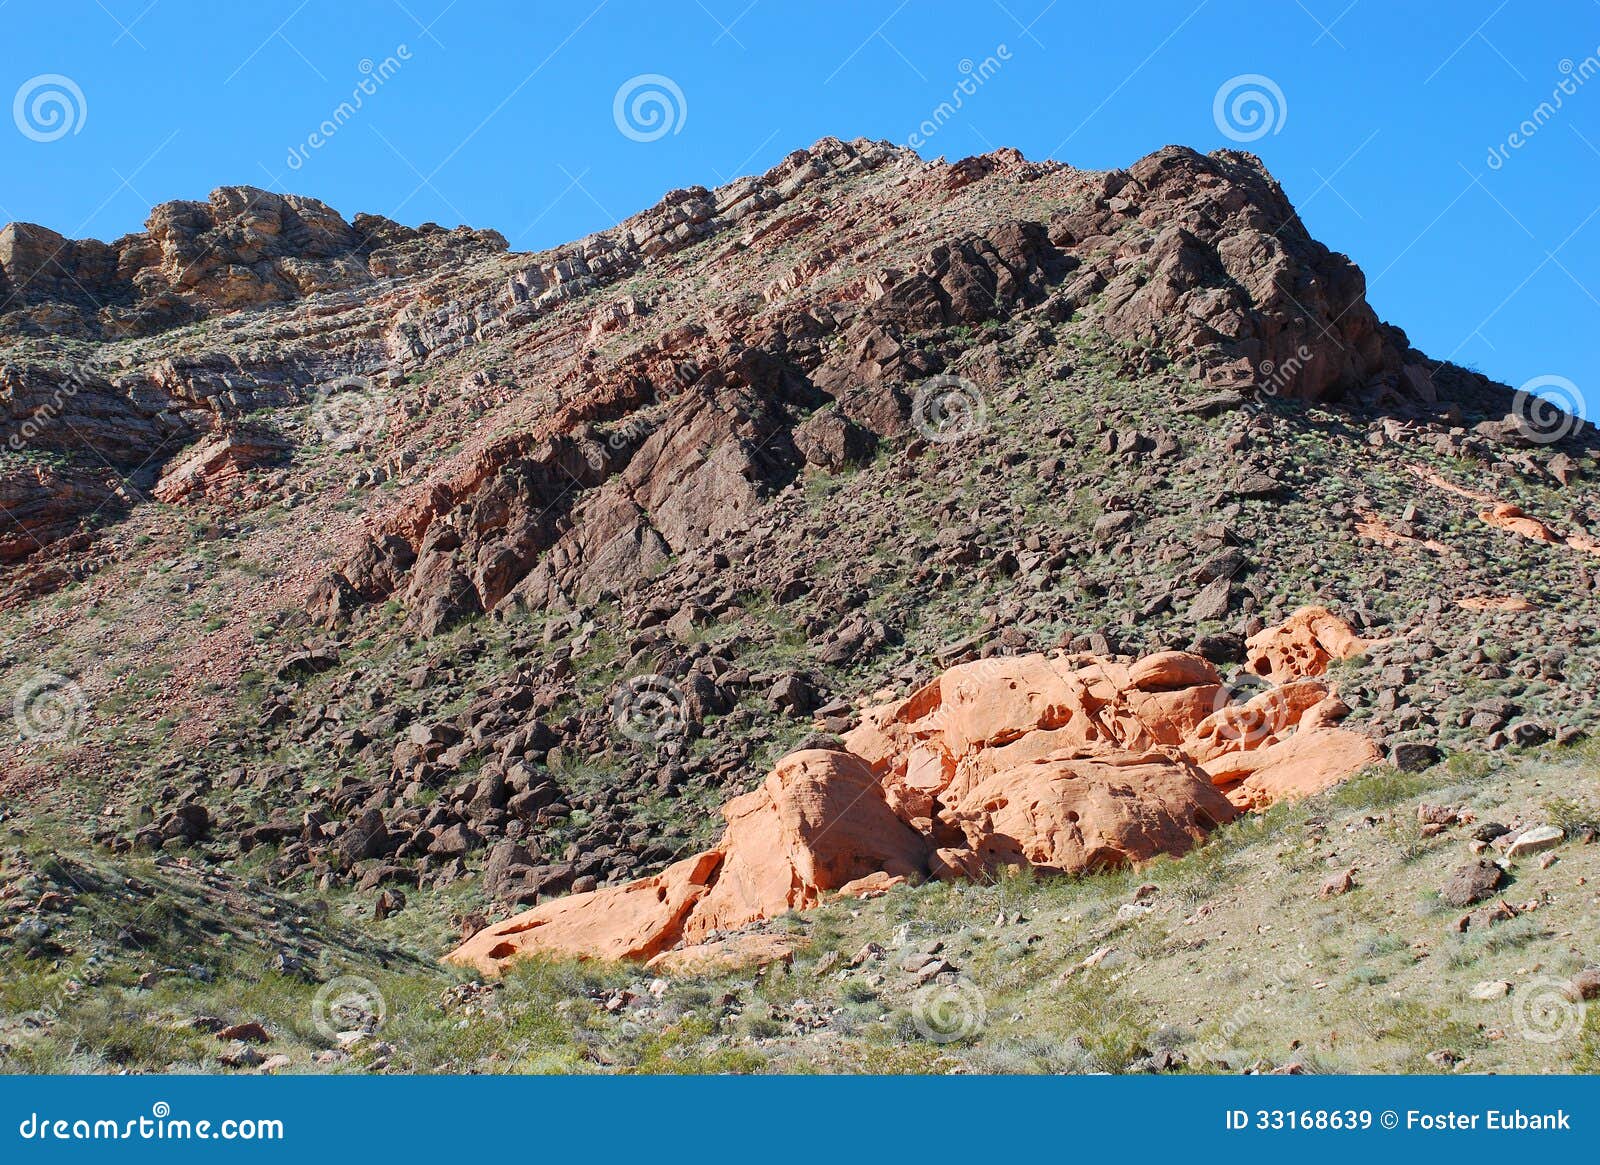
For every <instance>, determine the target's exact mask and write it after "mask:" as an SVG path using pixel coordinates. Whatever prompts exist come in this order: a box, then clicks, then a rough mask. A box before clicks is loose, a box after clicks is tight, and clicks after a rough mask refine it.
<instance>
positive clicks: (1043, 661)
mask: <svg viewBox="0 0 1600 1165" xmlns="http://www.w3.org/2000/svg"><path fill="white" fill-rule="evenodd" d="M0 429H3V444H0V510H3V513H4V521H3V523H0V696H3V697H4V699H5V707H6V708H8V709H9V710H10V711H11V714H12V719H13V723H12V725H10V726H8V728H9V729H10V731H8V732H7V733H6V734H5V735H4V738H3V739H0V809H3V815H4V824H5V826H6V829H7V833H6V835H5V836H4V837H3V839H0V936H3V937H4V940H5V941H4V947H5V953H4V955H3V958H4V962H5V969H6V974H7V979H8V982H9V983H11V984H13V986H10V987H8V988H7V991H8V1006H7V1009H6V1010H7V1012H9V1013H12V1014H8V1015H7V1016H5V1017H4V1018H0V1059H3V1060H5V1061H7V1062H8V1063H10V1064H12V1065H15V1066H20V1067H22V1068H24V1069H32V1070H46V1069H51V1070H74V1071H123V1070H228V1071H262V1070H266V1071H278V1070H291V1071H320V1070H348V1069H355V1068H359V1069H364V1070H368V1071H475V1070H499V1071H550V1070H556V1071H594V1070H645V1071H730V1070H731V1071H761V1070H782V1069H785V1068H794V1067H797V1066H802V1065H805V1066H812V1065H818V1064H820V1065H823V1066H826V1067H830V1068H832V1069H834V1070H842V1071H927V1070H930V1069H931V1070H936V1071H937V1070H949V1071H1038V1070H1045V1071H1062V1070H1086V1071H1126V1070H1145V1071H1219V1070H1221V1071H1239V1070H1306V1069H1308V1068H1315V1067H1319V1066H1321V1067H1327V1068H1330V1069H1344V1070H1349V1069H1358V1070H1361V1069H1364V1070H1415V1071H1441V1070H1457V1069H1462V1070H1467V1069H1471V1070H1480V1069H1500V1068H1504V1069H1510V1070H1538V1069H1541V1068H1546V1067H1551V1066H1555V1065H1558V1064H1563V1063H1570V1062H1572V1061H1573V1057H1574V1056H1576V1057H1578V1058H1579V1059H1580V1060H1581V1059H1582V1057H1584V1056H1587V1057H1590V1058H1591V1059H1590V1061H1589V1062H1591V1063H1596V1062H1600V1028H1597V1027H1596V1026H1595V1024H1596V1021H1595V1020H1594V1019H1593V1018H1589V1017H1587V1012H1586V1011H1585V1010H1584V1009H1583V1008H1582V1006H1581V1003H1582V1001H1583V1000H1584V999H1587V998H1588V997H1589V994H1592V992H1590V993H1589V994H1586V992H1589V988H1590V987H1592V986H1593V982H1594V979H1595V976H1596V971H1595V970H1594V966H1595V962H1596V960H1597V959H1600V950H1597V949H1596V948H1595V947H1594V945H1593V939H1594V934H1595V933H1596V931H1595V927H1594V922H1595V918H1596V909H1597V906H1600V898H1597V897H1596V895H1595V893H1594V890H1593V885H1594V884H1596V882H1595V879H1596V878H1597V877H1600V859H1597V857H1596V855H1597V854H1600V849H1596V848H1594V847H1592V846H1590V845H1589V844H1588V843H1589V842H1592V841H1593V840H1594V839H1595V837H1596V835H1597V830H1600V808H1597V806H1600V792H1597V790H1596V787H1595V779H1594V775H1593V774H1594V757H1593V754H1592V746H1591V745H1590V744H1588V743H1587V741H1588V738H1589V736H1590V734H1591V733H1593V732H1594V731H1595V728H1596V722H1597V720H1600V707H1597V704H1596V680H1595V671H1596V667H1597V665H1600V627H1597V625H1596V620H1595V602H1596V586H1597V577H1600V493H1597V491H1596V487H1595V482H1596V480H1597V474H1600V442H1597V440H1596V435H1595V430H1594V429H1593V427H1592V426H1590V425H1589V424H1588V423H1587V422H1586V421H1583V420H1581V419H1579V418H1576V417H1572V416H1569V415H1567V414H1565V413H1563V412H1561V411H1559V410H1558V409H1556V408H1555V407H1554V406H1553V405H1551V404H1550V403H1549V402H1547V401H1544V400H1542V399H1540V398H1538V397H1535V396H1529V395H1527V394H1526V393H1521V392H1515V393H1514V392H1513V391H1512V390H1511V389H1510V388H1509V387H1507V386H1505V385H1501V384H1498V383H1495V382H1493V381H1491V380H1489V379H1487V378H1486V377H1484V376H1482V375H1480V374H1478V373H1476V372H1474V371H1472V370H1470V369H1467V368H1461V367H1457V366H1455V365H1453V364H1450V363H1448V362H1441V361H1438V360H1435V359H1432V358H1430V357H1428V356H1427V355H1425V354H1424V353H1422V352H1420V351H1418V350H1417V349H1415V348H1413V347H1412V346H1411V343H1410V342H1409V340H1408V339H1407V337H1406V335H1405V333H1404V332H1403V331H1401V330H1400V328H1399V327H1397V326H1395V325H1393V324H1390V323H1386V322H1384V321H1381V320H1380V319H1379V318H1378V317H1377V315H1376V314H1375V313H1374V311H1373V309H1372V307H1371V306H1370V305H1369V303H1368V301H1367V299H1366V288H1365V281H1364V278H1363V276H1362V273H1361V271H1360V270H1359V269H1358V268H1357V267H1356V265H1355V264H1354V263H1352V262H1351V261H1350V260H1349V259H1348V258H1346V257H1345V256H1343V255H1341V254H1338V253H1337V252H1334V251H1332V250H1330V249H1328V248H1327V247H1326V246H1324V245H1323V244H1322V243H1320V242H1318V241H1317V240H1316V239H1314V238H1312V237H1311V235H1310V234H1309V233H1308V232H1307V230H1306V227H1305V225H1304V224H1303V223H1302V221H1301V220H1300V218H1299V216H1298V215H1297V214H1296V212H1295V210H1294V207H1293V206H1292V205H1291V204H1290V202H1289V200H1288V199H1287V198H1286V197H1285V195H1284V192H1283V190H1282V189H1281V188H1280V187H1279V185H1278V184H1277V182H1276V181H1275V180H1274V179H1273V178H1272V176H1271V175H1270V174H1269V173H1267V171H1266V170H1265V168H1264V167H1263V165H1262V164H1261V162H1260V161H1259V160H1258V159H1257V158H1255V157H1253V156H1251V155H1249V154H1246V153H1241V152H1236V151H1229V150H1224V151H1218V152H1216V153H1214V154H1210V155H1202V154H1199V153H1197V152H1195V151H1193V150H1189V149H1185V148H1181V147H1168V148H1166V149H1163V150H1160V151H1158V152H1156V153H1154V154H1151V155H1150V156H1148V157H1145V158H1143V159H1140V160H1138V161H1137V162H1134V163H1133V164H1132V165H1130V166H1129V167H1128V168H1126V169H1122V170H1114V171H1109V172H1099V171H1086V170H1079V169H1075V168H1073V167H1070V166H1067V165H1062V164H1056V163H1048V162H1030V161H1028V160H1026V159H1025V158H1023V157H1022V156H1021V155H1020V154H1018V153H1017V152H1015V151H1012V150H998V151H996V152H994V153H991V154H986V155H983V156H980V157H972V158H966V159H963V160H960V161H957V162H953V163H947V162H945V161H944V160H942V159H941V160H939V161H934V162H927V161H923V160H922V159H921V158H919V157H918V156H917V155H915V154H914V153H912V152H910V151H908V150H905V149H901V148H898V147H895V146H892V145H889V144H887V143H882V142H871V141H865V140H861V141H853V142H843V141H837V140H833V139H825V140H823V141H821V142H818V143H817V144H816V145H814V146H812V147H811V148H809V149H804V150H798V151H796V152H795V153H793V154H791V155H790V156H789V157H787V158H786V159H784V161H783V162H782V163H781V164H779V165H778V166H776V167H774V168H773V169H771V170H769V171H767V172H766V173H764V174H759V175H755V176H751V177H746V178H740V179H738V180H736V181H734V182H732V183H729V184H728V185H725V186H721V187H718V188H716V189H706V188H703V187H694V188H690V189H687V190H678V191H673V192H671V193H669V194H668V195H666V197H664V198H663V199H662V200H661V202H660V203H659V204H657V205H656V206H654V207H651V208H650V209H648V210H645V211H643V212H641V213H639V214H637V215H635V216H633V217H632V218H629V219H627V220H626V221H624V222H622V223H619V224H617V225H616V226H614V227H612V228H610V229H608V230H604V231H600V232H598V233H596V234H594V235H591V236H589V237H587V238H584V239H581V240H578V241H576V242H573V243H570V244H566V245H564V246H561V247H558V248H556V249H554V250H551V251H546V252H541V253H537V254H522V253H514V252H511V251H509V250H508V248H507V246H506V242H505V240H504V238H503V237H502V236H501V235H499V234H498V233H496V232H495V231H493V230H476V229H471V228H468V227H457V228H455V229H445V228H443V227H440V226H437V225H434V224H425V225H423V226H420V227H415V228H413V227H408V226H403V225H401V224H399V223H396V222H393V221H390V220H388V219H386V218H381V217H377V216H373V215H367V214H358V215H356V216H355V217H354V218H353V219H351V220H349V221H346V219H345V218H343V217H342V216H341V215H340V214H339V213H338V212H337V211H335V210H333V209H332V208H330V207H328V206H325V205H323V204H322V203H320V202H317V201H316V200H314V199H309V198H302V197H296V196H292V195H280V194H274V193H269V192H267V191H263V190H257V189H252V188H248V187H224V188H222V189H219V190H217V191H214V192H213V193H212V194H211V196H210V198H209V199H207V200H205V201H203V202H173V203H166V204H163V205H161V206H158V207H156V208H155V209H154V210H153V211H152V212H151V214H150V217H149V220H148V222H147V224H146V229H145V230H144V231H143V232H141V233H138V234H133V235H129V236H127V237H124V238H122V239H118V240H116V241H115V242H112V243H109V244H107V243H102V242H98V241H94V240H70V239H66V238H63V237H62V236H60V235H58V234H56V233H55V232H54V231H51V230H49V229H47V228H45V227H41V226H34V225H30V224H21V223H14V224H11V225H9V226H7V227H5V228H4V230H3V231H0ZM1529 967H1532V968H1533V971H1529V970H1528V968H1529ZM1519 977H1520V978H1519ZM1546 980H1548V981H1549V982H1548V983H1547V982H1545V981H1546ZM1377 984H1386V986H1383V987H1381V988H1380V987H1378V986H1377ZM1486 984H1489V985H1490V986H1492V988H1493V989H1492V990H1491V989H1489V988H1488V987H1486V986H1485V985H1486ZM1551 984H1554V986H1553V987H1552V986H1551ZM1586 984H1587V986H1586ZM1502 988H1503V989H1502ZM1541 992H1543V994H1540V993H1541ZM1379 996H1381V997H1382V999H1381V1001H1380V1000H1379V999H1378V997H1379ZM1540 999H1542V1000H1544V1001H1545V1003H1546V1004H1547V1005H1548V1006H1545V1007H1544V1008H1543V1010H1536V1009H1534V1008H1533V1007H1532V1005H1531V1004H1529V1002H1528V1001H1529V1000H1540ZM1246 1000H1250V1001H1251V1002H1250V1004H1249V1006H1248V1007H1247V1006H1246V1005H1245V1001H1246ZM1563 1001H1565V1002H1563ZM1496 1008H1498V1009H1499V1010H1495V1009H1496ZM1463 1009H1467V1010H1465V1011H1463ZM1552 1009H1553V1010H1552ZM1380 1013H1381V1014H1380ZM1552 1016H1553V1017H1554V1018H1553V1019H1552ZM1572 1016H1576V1017H1577V1018H1576V1019H1574V1020H1573V1021H1572V1022H1573V1024H1574V1026H1573V1029H1572V1031H1571V1032H1569V1033H1566V1034H1567V1035H1570V1036H1571V1040H1570V1041H1567V1042H1562V1041H1555V1040H1545V1039H1542V1038H1540V1034H1539V1033H1540V1032H1542V1030H1543V1029H1542V1028H1540V1025H1541V1024H1543V1025H1545V1026H1548V1024H1549V1023H1551V1022H1555V1021H1560V1022H1562V1023H1565V1022H1566V1021H1567V1019H1569V1018H1570V1017H1572ZM1530 1024H1531V1025H1533V1026H1534V1028H1536V1029H1538V1031H1537V1032H1536V1034H1535V1035H1533V1036H1530V1037H1527V1038H1523V1037H1522V1036H1521V1035H1519V1033H1522V1032H1524V1031H1525V1029H1526V1028H1527V1026H1528V1025H1530ZM1519 1025H1520V1026H1519ZM230 1033H232V1034H230ZM257 1044H261V1045H264V1047H263V1049H262V1050H260V1051H257V1050H256V1045H257Z"/></svg>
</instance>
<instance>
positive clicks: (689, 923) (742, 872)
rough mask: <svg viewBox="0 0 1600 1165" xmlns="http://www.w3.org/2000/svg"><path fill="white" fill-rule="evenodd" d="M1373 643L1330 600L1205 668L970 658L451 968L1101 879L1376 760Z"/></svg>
mask: <svg viewBox="0 0 1600 1165" xmlns="http://www.w3.org/2000/svg"><path fill="white" fill-rule="evenodd" d="M1367 646H1368V644H1367V642H1366V641H1365V640H1363V639H1361V638H1360V637H1359V636H1357V634H1356V633H1355V631H1354V629H1353V628H1352V627H1351V626H1350V625H1349V624H1348V623H1346V622H1344V620H1342V619H1340V618H1339V617H1337V616H1335V615H1333V614H1332V613H1330V612H1329V611H1327V610H1326V609H1324V608H1320V607H1306V608H1302V609H1301V610H1299V611H1296V612H1295V613H1294V614H1293V615H1292V616H1290V617H1289V618H1288V619H1287V620H1286V621H1284V622H1283V623H1281V624H1278V625H1277V626H1274V627H1269V628H1266V629H1264V630H1262V631H1260V632H1259V633H1258V634H1256V635H1254V636H1252V637H1251V638H1250V639H1249V641H1248V643H1247V653H1246V664H1245V668H1244V670H1243V671H1242V672H1241V673H1240V674H1239V675H1238V676H1236V677H1234V678H1233V679H1232V680H1230V681H1225V680H1224V679H1223V677H1222V676H1221V675H1220V674H1219V673H1218V671H1217V670H1216V668H1215V667H1214V666H1213V665H1212V664H1211V663H1210V662H1209V661H1207V660H1206V659H1204V658H1202V657H1200V656H1198V655H1191V654H1189V653H1187V652H1181V651H1164V652H1159V653H1157V654H1154V655H1149V656H1146V657H1144V658H1142V659H1138V660H1132V661H1129V660H1115V659H1107V658H1102V657H1098V656H1094V655H1088V654H1068V653H1053V654H1045V653H1039V652H1035V653H1030V654H1025V655H1013V656H997V657H994V658H990V659H983V660H978V661H975V662H972V663H967V664H962V665H960V666H958V667H954V668H951V669H950V670H948V671H946V672H944V673H943V674H942V675H940V676H939V677H938V678H937V679H935V680H933V681H932V682H931V683H928V684H927V685H925V686H924V687H922V688H920V689H919V690H917V691H916V692H914V693H912V694H911V695H910V696H907V697H905V698H903V699H898V700H893V701H890V702H886V703H881V704H877V705H875V706H872V707H868V708H866V709H865V710H864V711H863V712H862V714H861V718H860V722H859V723H858V724H857V726H856V727H855V728H854V729H852V730H851V731H850V732H849V733H847V734H846V735H845V736H844V738H843V741H842V747H839V748H808V749H803V750H801V751H799V752H795V753H791V754H790V755H789V756H786V757H784V758H783V759H782V760H781V761H779V762H778V764H777V766H776V767H775V768H774V769H773V770H772V772H771V773H769V774H768V775H767V777H766V779H765V780H764V781H763V782H762V783H761V785H760V786H759V787H758V788H756V789H755V790H754V791H752V792H749V793H746V794H744V795H742V796H739V797H735V798H733V799H732V800H731V801H729V802H728V803H727V804H726V805H725V806H723V809H722V815H723V818H724V819H725V820H726V822H727V828H726V830H725V831H724V833H723V835H722V838H721V840H720V841H719V842H718V843H717V845H716V846H715V847H714V848H712V849H710V850H707V851H706V852H704V853H698V854H695V855H694V856H692V857H688V858H684V859H682V860H680V861H677V862H674V863H673V864H671V865H669V866H667V867H666V868H665V869H663V870H661V871H660V872H659V873H656V874H653V875H651V876H650V877H647V878H641V879H638V880H636V881H632V882H628V883H626V884H624V885H619V886H608V887H603V888H601V889H598V890H594V891H590V892H588V893H582V894H572V895H569V896H567V897H563V898H558V899H554V900H552V901H549V902H544V903H541V904H539V905H537V906H535V907H534V908H532V909H530V910H527V911H525V912H523V913H521V914H518V915H516V916H515V917H512V918H509V919H506V920H505V921H503V922H499V923H496V924H495V925H493V926H489V927H487V928H485V929H483V930H481V931H479V932H478V933H477V934H475V935H474V936H472V938H470V939H468V940H467V941H466V942H464V943H463V944H462V945H461V946H460V947H459V948H457V949H456V950H455V951H453V952H452V953H451V954H450V955H449V956H448V960H449V961H450V962H453V963H457V964H460V965H463V966H469V967H475V968H477V969H478V970H479V971H481V972H482V973H484V974H486V975H498V974H500V973H501V972H502V971H503V970H504V969H505V967H506V966H507V964H509V963H510V962H512V961H514V960H516V959H518V958H520V957H524V956H528V955H534V954H546V955H554V956H569V957H571V956H576V957H583V958H599V959H631V960H651V961H653V962H654V963H655V965H657V966H660V967H663V968H664V969H670V968H672V967H674V966H680V967H681V966H690V965H694V964H695V963H696V960H695V958H694V957H693V956H694V952H695V950H696V949H697V948H708V949H709V948H715V946H716V944H718V943H719V942H721V941H722V940H724V939H725V937H726V934H727V932H730V931H735V930H737V929H738V928H740V927H744V926H748V925H750V924H751V923H755V922H759V921H761V920H763V919H768V918H773V917H776V916H777V915H780V914H783V913H785V912H786V911H790V910H805V909H809V908H812V907H815V906H817V905H819V904H820V903H822V902H823V901H824V900H825V899H827V898H829V897H833V896H849V895H865V894H872V893H877V892H881V891H883V890H884V889H887V888H889V887H890V886H893V885H896V884H899V883H901V882H905V881H912V880H919V879H924V878H930V877H931V878H941V879H945V878H982V877H986V876H989V875H991V874H993V873H994V872H996V871H998V870H1000V869H1002V868H1004V867H1008V866H1009V867H1032V868H1034V869H1037V870H1041V871H1046V872H1051V873H1063V874H1073V873H1084V872H1093V871H1096V870H1103V869H1109V868H1113V867H1117V866H1122V865H1126V864H1129V863H1136V862H1142V861H1146V860H1148V859H1150V858H1154V857H1156V856H1157V855H1160V854H1171V855H1179V854H1182V853H1185V852H1187V851H1188V850H1189V849H1191V848H1193V847H1194V846H1196V845H1198V844H1200V843H1201V842H1202V841H1204V839H1205V837H1206V835H1207V833H1209V832H1210V831H1211V830H1212V829H1213V828H1215V827H1216V826H1218V825H1222V824H1225V823H1226V822H1228V821H1231V820H1233V819H1234V818H1235V817H1237V816H1238V815H1239V813H1240V812H1241V811H1255V810H1260V809H1263V808H1265V807H1266V806H1268V805H1270V804H1272V803H1273V802H1275V801H1278V800H1283V799H1287V798H1295V797H1303V796H1308V795H1310V794H1313V793H1317V792H1320V791H1322V790H1323V789H1326V788H1328V787H1330V786H1332V785H1334V784H1336V783H1338V782H1339V781H1341V780H1343V779H1344V778H1346V777H1348V776H1350V775H1351V774H1352V773H1354V772H1356V771H1357V770H1359V769H1361V768H1363V767H1364V766H1366V765H1369V764H1372V763H1374V762H1376V761H1377V760H1378V759H1379V752H1378V749H1377V747H1376V746H1375V745H1374V744H1373V743H1372V741H1371V740H1369V739H1368V738H1367V737H1365V736H1363V735H1361V734H1360V733H1357V732H1353V731H1350V730H1347V729H1342V728H1338V727H1336V726H1335V725H1336V724H1337V722H1338V721H1339V720H1340V719H1342V718H1343V716H1344V715H1345V713H1346V712H1347V711H1348V709H1347V708H1346V707H1345V705H1344V704H1343V703H1342V702H1341V701H1340V700H1339V698H1338V696H1337V695H1336V694H1335V693H1334V691H1333V688H1332V686H1331V684H1330V683H1329V682H1328V681H1327V679H1326V678H1325V673H1326V671H1327V668H1328V665H1329V664H1330V663H1331V662H1332V661H1335V660H1342V659H1349V658H1351V657H1353V656H1356V655H1359V654H1361V653H1362V652H1364V651H1365V649H1366V648H1367Z"/></svg>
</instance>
